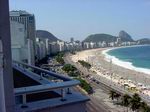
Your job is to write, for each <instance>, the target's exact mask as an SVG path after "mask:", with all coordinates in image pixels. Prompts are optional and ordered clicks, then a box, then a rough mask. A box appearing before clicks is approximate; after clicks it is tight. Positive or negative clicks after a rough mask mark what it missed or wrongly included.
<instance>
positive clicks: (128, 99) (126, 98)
mask: <svg viewBox="0 0 150 112" xmlns="http://www.w3.org/2000/svg"><path fill="white" fill-rule="evenodd" d="M130 102H131V97H130V96H129V95H128V94H125V95H123V97H122V105H123V106H125V107H127V112H128V107H129V105H130Z"/></svg>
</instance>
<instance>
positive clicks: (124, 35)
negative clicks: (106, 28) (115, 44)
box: [118, 30, 134, 42]
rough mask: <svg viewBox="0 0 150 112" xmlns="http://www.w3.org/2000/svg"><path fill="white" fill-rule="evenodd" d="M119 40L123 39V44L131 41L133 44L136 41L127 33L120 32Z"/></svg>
mask: <svg viewBox="0 0 150 112" xmlns="http://www.w3.org/2000/svg"><path fill="white" fill-rule="evenodd" d="M118 37H119V38H121V41H122V42H126V41H130V42H133V41H134V40H133V39H132V37H131V36H130V35H129V34H128V33H127V32H125V31H123V30H122V31H120V32H119V36H118Z"/></svg>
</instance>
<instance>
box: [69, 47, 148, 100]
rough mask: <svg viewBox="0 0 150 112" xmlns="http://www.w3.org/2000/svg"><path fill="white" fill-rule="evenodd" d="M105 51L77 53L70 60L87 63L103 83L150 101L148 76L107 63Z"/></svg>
mask: <svg viewBox="0 0 150 112" xmlns="http://www.w3.org/2000/svg"><path fill="white" fill-rule="evenodd" d="M105 50H108V48H107V49H106V48H100V49H92V50H85V51H81V52H77V53H76V54H75V55H72V56H71V59H72V61H74V62H78V60H84V61H87V62H89V63H90V64H91V65H92V67H91V69H90V70H91V71H93V73H96V74H97V75H99V76H100V77H101V78H103V79H105V80H103V81H106V80H107V81H109V83H111V84H112V85H113V86H118V87H119V88H122V89H124V90H127V91H128V92H131V93H138V94H140V95H141V96H142V97H144V98H146V99H150V75H149V74H145V73H142V72H138V71H134V70H130V69H127V68H124V67H121V66H118V65H115V64H114V63H113V60H111V61H108V59H106V56H105V55H104V53H103V52H104V51H105ZM105 54H106V53H105ZM90 77H93V76H90Z"/></svg>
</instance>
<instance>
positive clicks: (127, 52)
mask: <svg viewBox="0 0 150 112" xmlns="http://www.w3.org/2000/svg"><path fill="white" fill-rule="evenodd" d="M107 53H108V54H109V55H112V56H115V57H116V58H118V59H119V60H122V61H126V62H131V63H132V65H133V66H135V67H140V68H146V69H150V45H147V46H135V47H126V48H119V49H114V50H110V51H108V52H107Z"/></svg>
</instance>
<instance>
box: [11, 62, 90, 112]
mask: <svg viewBox="0 0 150 112" xmlns="http://www.w3.org/2000/svg"><path fill="white" fill-rule="evenodd" d="M13 68H14V69H13V73H14V87H15V88H14V92H15V97H16V98H15V99H16V106H15V109H16V112H23V111H35V110H40V109H48V108H56V107H62V106H63V107H65V106H68V105H76V104H82V103H83V102H84V103H85V102H86V101H88V100H89V98H88V97H87V96H84V95H82V94H80V93H79V92H76V91H74V89H73V87H74V86H76V85H78V84H79V83H80V82H79V81H77V80H74V79H71V78H69V77H65V76H63V75H61V74H57V73H53V72H50V71H47V70H43V69H41V68H38V67H35V66H31V65H27V64H24V63H20V62H14V63H13ZM39 112H40V111H39Z"/></svg>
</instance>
